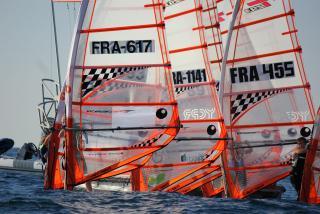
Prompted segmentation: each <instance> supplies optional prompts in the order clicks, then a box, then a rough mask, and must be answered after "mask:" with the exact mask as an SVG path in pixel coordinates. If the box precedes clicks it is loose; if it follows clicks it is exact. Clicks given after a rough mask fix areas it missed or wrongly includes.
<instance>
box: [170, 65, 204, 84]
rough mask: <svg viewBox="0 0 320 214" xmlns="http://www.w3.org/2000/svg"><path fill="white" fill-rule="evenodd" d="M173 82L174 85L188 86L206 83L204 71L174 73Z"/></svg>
mask: <svg viewBox="0 0 320 214" xmlns="http://www.w3.org/2000/svg"><path fill="white" fill-rule="evenodd" d="M172 74H173V82H174V84H175V85H179V84H188V83H196V82H207V76H206V72H205V69H196V70H187V71H174V72H172Z"/></svg>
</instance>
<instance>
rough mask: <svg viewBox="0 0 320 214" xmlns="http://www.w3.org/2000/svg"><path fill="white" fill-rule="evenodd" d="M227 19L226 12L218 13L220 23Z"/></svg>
mask: <svg viewBox="0 0 320 214" xmlns="http://www.w3.org/2000/svg"><path fill="white" fill-rule="evenodd" d="M224 21H225V18H224V12H219V13H218V22H224Z"/></svg>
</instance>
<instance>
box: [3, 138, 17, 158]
mask: <svg viewBox="0 0 320 214" xmlns="http://www.w3.org/2000/svg"><path fill="white" fill-rule="evenodd" d="M13 145H14V141H13V140H12V139H9V138H2V139H0V155H2V154H3V153H5V152H7V151H8V150H10V149H11V148H12V147H13Z"/></svg>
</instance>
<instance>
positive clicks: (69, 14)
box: [67, 3, 72, 38]
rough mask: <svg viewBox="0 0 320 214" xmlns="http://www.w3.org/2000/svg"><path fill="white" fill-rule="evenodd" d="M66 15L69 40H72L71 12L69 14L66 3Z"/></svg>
mask: <svg viewBox="0 0 320 214" xmlns="http://www.w3.org/2000/svg"><path fill="white" fill-rule="evenodd" d="M67 14H68V24H69V29H68V30H69V38H72V27H71V26H72V24H71V12H70V7H69V3H67Z"/></svg>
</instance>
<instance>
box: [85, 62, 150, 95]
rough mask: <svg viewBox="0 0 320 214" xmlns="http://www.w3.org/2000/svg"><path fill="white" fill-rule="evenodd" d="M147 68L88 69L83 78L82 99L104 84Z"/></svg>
mask: <svg viewBox="0 0 320 214" xmlns="http://www.w3.org/2000/svg"><path fill="white" fill-rule="evenodd" d="M144 68H145V67H124V68H121V67H120V68H103V69H96V68H94V69H86V70H85V71H84V74H83V76H82V87H81V90H82V97H84V96H86V95H87V94H88V93H89V92H90V91H92V90H93V89H94V88H96V87H98V86H99V85H101V84H102V83H103V82H105V81H108V80H111V79H113V78H116V77H118V76H121V75H123V74H125V73H128V72H131V71H137V70H141V69H144Z"/></svg>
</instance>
